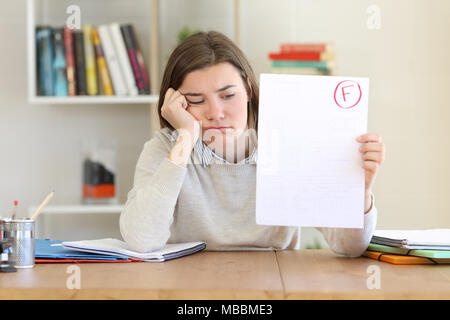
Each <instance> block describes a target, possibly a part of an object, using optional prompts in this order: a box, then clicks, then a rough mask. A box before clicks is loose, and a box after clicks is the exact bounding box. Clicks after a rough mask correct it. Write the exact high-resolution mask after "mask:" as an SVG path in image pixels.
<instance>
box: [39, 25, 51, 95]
mask: <svg viewBox="0 0 450 320" xmlns="http://www.w3.org/2000/svg"><path fill="white" fill-rule="evenodd" d="M51 35H52V30H51V29H50V28H43V29H41V30H39V32H38V38H39V42H40V49H41V51H40V53H39V59H40V62H39V65H40V72H39V74H40V82H41V85H40V87H41V93H42V95H43V96H53V88H54V84H53V83H54V73H53V44H52V36H51Z"/></svg>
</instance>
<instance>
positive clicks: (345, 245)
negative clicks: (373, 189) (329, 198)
mask: <svg viewBox="0 0 450 320" xmlns="http://www.w3.org/2000/svg"><path fill="white" fill-rule="evenodd" d="M377 214H378V213H377V208H376V207H375V197H374V196H373V194H372V208H371V209H370V211H369V212H367V213H366V214H364V228H361V229H358V228H316V229H317V230H319V231H320V232H321V233H322V235H323V237H324V238H325V241H326V242H327V243H328V245H329V246H330V249H331V250H333V251H334V252H335V253H337V254H340V255H344V256H347V257H351V258H356V257H359V256H361V255H362V254H363V253H364V251H366V249H367V247H368V246H369V243H370V240H371V239H372V236H373V233H374V231H375V228H376V225H377Z"/></svg>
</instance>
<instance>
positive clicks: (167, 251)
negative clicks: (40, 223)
mask: <svg viewBox="0 0 450 320" xmlns="http://www.w3.org/2000/svg"><path fill="white" fill-rule="evenodd" d="M62 245H63V247H64V248H67V249H71V250H75V251H82V252H90V253H98V254H106V255H112V256H118V257H126V258H132V259H139V260H142V261H148V262H163V261H167V260H171V259H176V258H180V257H183V256H186V255H190V254H193V253H196V252H199V251H202V250H204V249H205V248H206V243H205V242H201V241H200V242H185V243H174V244H166V245H165V246H164V248H162V249H160V250H154V251H151V252H146V253H140V252H136V251H133V250H131V249H130V247H129V246H128V244H127V243H126V242H123V241H120V240H117V239H112V238H106V239H96V240H84V241H64V242H63V243H62Z"/></svg>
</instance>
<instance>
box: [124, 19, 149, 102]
mask: <svg viewBox="0 0 450 320" xmlns="http://www.w3.org/2000/svg"><path fill="white" fill-rule="evenodd" d="M128 28H129V30H130V35H131V40H132V41H133V46H134V48H135V49H136V57H137V60H138V63H139V68H140V70H141V74H142V77H143V79H144V92H145V93H146V94H150V78H149V77H148V72H147V67H146V66H145V60H144V55H143V54H142V50H141V46H140V45H139V41H138V39H137V37H136V32H135V31H134V28H133V25H131V24H130V25H128Z"/></svg>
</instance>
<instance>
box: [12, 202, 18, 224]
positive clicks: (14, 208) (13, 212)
mask: <svg viewBox="0 0 450 320" xmlns="http://www.w3.org/2000/svg"><path fill="white" fill-rule="evenodd" d="M18 204H19V201H17V200H14V207H13V209H12V213H11V220H14V218H15V217H16V211H17V205H18Z"/></svg>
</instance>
